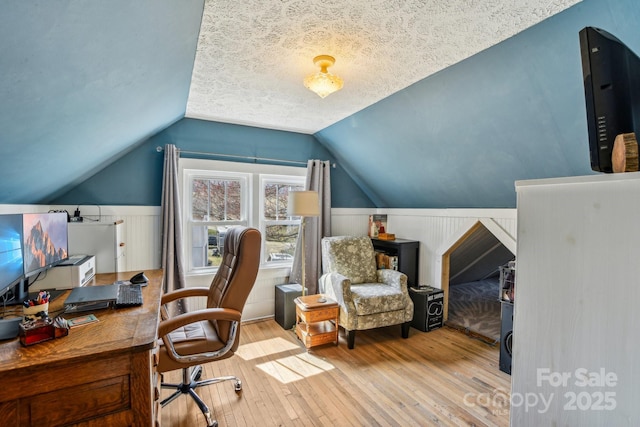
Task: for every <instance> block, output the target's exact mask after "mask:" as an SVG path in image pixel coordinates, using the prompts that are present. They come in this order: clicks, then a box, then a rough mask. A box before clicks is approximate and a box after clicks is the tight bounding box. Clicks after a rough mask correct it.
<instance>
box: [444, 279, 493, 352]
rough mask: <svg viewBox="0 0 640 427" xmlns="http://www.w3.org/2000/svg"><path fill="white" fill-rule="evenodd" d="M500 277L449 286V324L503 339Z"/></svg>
mask: <svg viewBox="0 0 640 427" xmlns="http://www.w3.org/2000/svg"><path fill="white" fill-rule="evenodd" d="M499 288H500V280H499V279H498V278H497V277H496V278H495V279H493V278H491V279H486V280H479V281H476V282H469V283H461V284H458V285H450V286H449V319H448V320H447V325H448V326H452V327H454V328H458V329H464V330H466V331H468V332H473V333H475V334H478V335H480V336H482V337H486V338H487V340H488V341H499V340H500V301H499V300H498V295H499Z"/></svg>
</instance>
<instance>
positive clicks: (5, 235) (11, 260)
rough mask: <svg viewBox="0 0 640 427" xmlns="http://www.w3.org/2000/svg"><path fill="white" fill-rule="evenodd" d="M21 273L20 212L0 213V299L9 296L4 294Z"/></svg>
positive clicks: (15, 282) (22, 265) (16, 281)
mask: <svg viewBox="0 0 640 427" xmlns="http://www.w3.org/2000/svg"><path fill="white" fill-rule="evenodd" d="M23 274H24V262H23V254H22V214H5V215H0V300H2V298H3V297H4V298H9V297H8V296H5V295H6V294H7V292H8V291H9V290H10V289H12V288H14V287H15V285H16V284H18V283H19V282H20V281H21V279H22V278H23ZM14 296H15V295H14Z"/></svg>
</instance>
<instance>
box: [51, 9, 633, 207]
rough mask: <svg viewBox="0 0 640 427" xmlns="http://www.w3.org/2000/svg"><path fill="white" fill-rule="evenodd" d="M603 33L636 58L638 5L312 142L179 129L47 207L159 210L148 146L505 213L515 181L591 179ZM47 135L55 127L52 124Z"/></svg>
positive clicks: (358, 199)
mask: <svg viewBox="0 0 640 427" xmlns="http://www.w3.org/2000/svg"><path fill="white" fill-rule="evenodd" d="M585 26H596V27H600V28H603V29H605V30H607V31H609V32H611V33H612V34H614V35H616V36H617V37H618V38H620V39H621V40H622V41H623V42H625V43H626V44H627V45H628V46H629V47H630V48H631V49H633V50H634V51H635V52H637V53H640V2H639V1H637V0H584V1H583V2H582V3H579V4H577V5H575V6H573V7H571V8H570V9H567V10H566V11H564V12H562V13H560V14H558V15H556V16H554V17H551V18H549V19H547V20H545V21H544V22H542V23H540V24H538V25H536V26H534V27H532V28H530V29H529V30H526V31H524V32H522V33H520V34H518V35H516V36H514V37H512V38H510V39H508V40H506V41H505V42H503V43H501V44H499V45H497V46H494V47H492V48H490V49H487V50H485V51H483V52H481V53H479V54H477V55H475V56H473V57H471V58H469V59H467V60H465V61H462V62H460V63H458V64H456V65H454V66H451V67H449V68H447V69H445V70H443V71H441V72H439V73H437V74H435V75H433V76H431V77H428V78H426V79H424V80H422V81H420V82H417V83H415V84H414V85H412V86H410V87H408V88H406V89H404V90H402V91H400V92H398V93H396V94H394V95H392V96H389V97H388V98H386V99H383V100H382V101H380V102H378V103H376V104H374V105H372V106H370V107H368V108H366V109H364V110H362V111H360V112H358V113H356V114H354V115H352V116H351V117H348V118H346V119H344V120H342V121H340V122H338V123H336V124H334V125H332V126H330V127H328V128H326V129H323V130H321V131H320V132H318V133H316V134H315V135H314V136H313V137H312V136H309V135H304V134H295V133H290V132H281V131H273V130H266V129H258V128H251V127H246V126H239V125H229V124H221V123H214V122H206V121H200V120H190V119H183V120H180V121H179V122H177V123H176V124H174V125H173V126H171V127H169V128H168V129H166V130H165V131H162V132H160V133H159V134H157V135H156V136H154V137H152V138H150V139H148V140H146V141H145V142H143V143H141V144H138V145H137V146H135V147H134V148H133V150H132V151H131V152H129V153H128V154H127V155H125V156H124V157H122V158H121V159H120V160H118V161H117V162H115V163H114V164H112V165H111V166H109V167H107V168H106V169H104V170H103V171H101V172H99V173H98V174H97V175H95V176H93V177H91V178H89V179H87V180H86V181H85V182H83V183H82V184H81V185H79V186H77V187H76V188H74V189H73V190H72V191H70V192H68V193H67V194H64V195H63V196H60V197H56V198H55V199H54V201H53V202H52V203H65V204H85V203H87V204H88V203H99V204H122V205H128V204H132V205H136V204H137V205H158V204H159V202H160V187H161V173H162V172H161V170H162V154H160V153H157V152H156V151H155V147H156V146H163V145H164V144H166V143H168V142H169V143H174V144H176V145H177V146H178V147H180V148H182V149H185V150H193V151H207V152H221V153H229V154H239V155H247V156H259V157H274V158H285V159H291V160H306V159H308V158H320V159H336V160H337V164H338V168H337V169H335V170H333V173H332V190H333V191H332V193H333V206H335V207H393V208H403V207H404V208H457V207H462V208H464V207H472V208H502V207H506V208H512V207H515V203H516V196H515V187H514V182H515V181H516V180H523V179H535V178H548V177H560V176H575V175H587V174H592V173H593V172H592V171H591V169H590V164H589V152H588V143H587V140H588V138H587V124H586V113H585V107H584V89H583V81H582V69H581V62H580V47H579V38H578V32H579V31H580V30H581V29H582V28H583V27H585ZM52 126H54V125H52Z"/></svg>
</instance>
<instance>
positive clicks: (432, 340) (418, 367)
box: [162, 320, 511, 427]
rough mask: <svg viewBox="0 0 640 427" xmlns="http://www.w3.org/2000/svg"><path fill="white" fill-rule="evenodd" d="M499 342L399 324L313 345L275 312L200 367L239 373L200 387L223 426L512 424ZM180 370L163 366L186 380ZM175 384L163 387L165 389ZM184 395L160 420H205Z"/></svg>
mask: <svg viewBox="0 0 640 427" xmlns="http://www.w3.org/2000/svg"><path fill="white" fill-rule="evenodd" d="M498 353H499V347H498V346H497V345H496V346H490V345H487V344H486V343H484V342H482V341H480V340H477V339H473V338H471V337H469V336H466V335H465V334H463V333H461V332H460V331H457V330H454V329H452V328H448V327H444V328H441V329H438V330H435V331H431V332H427V333H425V332H420V331H418V330H416V329H413V328H412V329H411V332H410V336H409V338H408V339H402V338H401V337H400V326H394V327H388V328H380V329H376V330H370V331H358V332H357V333H356V345H355V348H354V349H353V350H349V349H347V344H346V336H345V335H344V331H341V333H340V344H339V345H338V346H335V345H333V344H327V345H324V346H319V347H315V348H313V349H311V350H310V351H309V352H307V351H306V350H305V349H304V348H303V346H302V345H301V344H300V341H298V339H297V338H296V337H295V334H294V333H293V332H292V331H290V330H289V331H285V330H283V329H282V328H281V327H280V325H278V324H277V323H276V322H275V321H274V320H264V321H259V322H253V323H248V324H244V325H243V326H242V331H241V346H240V348H239V350H238V352H237V353H236V355H235V356H233V357H231V358H229V359H225V360H222V361H219V362H213V363H209V364H206V365H203V370H204V371H203V375H202V378H211V377H214V376H223V375H237V376H239V377H240V378H241V379H242V381H243V391H242V394H241V396H240V397H238V396H237V395H236V393H235V392H234V387H233V383H232V382H223V383H220V384H214V385H209V386H206V387H202V388H199V389H198V394H200V396H201V397H203V399H204V400H205V402H207V404H208V405H209V408H210V409H211V410H212V411H213V413H214V417H215V419H217V421H218V423H219V427H229V426H463V425H464V426H508V425H509V393H510V387H511V385H510V380H511V377H510V376H509V375H507V374H505V373H503V372H501V371H500V370H499V369H498V357H499V355H498ZM180 376H181V375H180V372H179V371H175V372H171V373H168V374H165V380H166V381H168V382H179V380H180ZM169 393H170V392H169V391H168V390H164V391H163V392H162V397H166V396H167V395H168V394H169ZM205 425H206V423H205V421H204V417H203V416H202V414H201V413H200V411H199V409H198V407H197V406H196V405H195V403H194V402H193V400H192V399H191V398H190V397H188V396H186V395H184V396H180V397H179V398H178V399H176V400H175V401H173V402H172V403H170V404H169V405H167V406H165V407H164V408H162V426H163V427H193V426H205Z"/></svg>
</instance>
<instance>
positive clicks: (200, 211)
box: [191, 179, 209, 221]
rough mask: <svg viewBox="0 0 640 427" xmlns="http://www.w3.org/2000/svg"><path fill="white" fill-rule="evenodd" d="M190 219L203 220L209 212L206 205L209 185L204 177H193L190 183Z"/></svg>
mask: <svg viewBox="0 0 640 427" xmlns="http://www.w3.org/2000/svg"><path fill="white" fill-rule="evenodd" d="M191 200H192V202H191V203H192V207H191V219H192V220H194V221H203V220H205V218H206V216H207V215H208V214H209V213H208V210H207V205H208V204H209V186H208V180H206V179H194V180H193V181H192V184H191Z"/></svg>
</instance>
